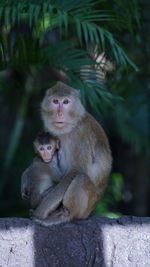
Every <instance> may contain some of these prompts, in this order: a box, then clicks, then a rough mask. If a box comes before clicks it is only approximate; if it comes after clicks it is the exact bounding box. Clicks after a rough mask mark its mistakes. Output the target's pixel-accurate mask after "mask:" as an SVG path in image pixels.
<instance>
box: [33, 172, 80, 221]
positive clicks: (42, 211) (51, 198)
mask: <svg viewBox="0 0 150 267" xmlns="http://www.w3.org/2000/svg"><path fill="white" fill-rule="evenodd" d="M74 176H75V172H74V171H73V172H71V173H70V174H69V175H68V176H67V177H64V178H62V180H61V181H60V182H59V184H57V185H56V186H55V187H54V188H53V189H52V190H51V191H50V192H48V193H47V195H46V196H44V197H43V199H42V201H41V203H40V204H39V206H38V207H37V208H36V209H35V210H34V212H33V217H36V218H39V219H45V218H46V217H47V216H48V215H49V213H51V212H52V211H54V210H55V209H56V208H57V207H58V206H59V205H60V204H61V202H62V200H63V196H64V194H65V192H66V190H67V188H68V186H69V185H70V183H71V182H72V180H73V178H74Z"/></svg>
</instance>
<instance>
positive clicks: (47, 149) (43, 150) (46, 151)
mask: <svg viewBox="0 0 150 267" xmlns="http://www.w3.org/2000/svg"><path fill="white" fill-rule="evenodd" d="M36 149H37V153H38V154H39V156H40V157H41V158H42V160H43V161H44V162H50V161H51V160H52V157H53V155H54V152H55V149H56V147H55V144H54V143H53V142H52V143H50V144H39V145H38V147H37V148H36Z"/></svg>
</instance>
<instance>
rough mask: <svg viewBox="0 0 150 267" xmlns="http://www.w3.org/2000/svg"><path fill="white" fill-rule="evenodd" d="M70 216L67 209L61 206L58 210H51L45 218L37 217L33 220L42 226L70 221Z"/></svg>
mask: <svg viewBox="0 0 150 267" xmlns="http://www.w3.org/2000/svg"><path fill="white" fill-rule="evenodd" d="M71 217H72V216H70V213H69V211H68V210H67V209H65V208H62V210H61V211H59V212H57V211H56V212H53V213H51V215H49V216H48V217H47V218H46V219H43V220H40V219H38V218H33V219H34V221H35V222H37V223H39V224H41V225H44V226H50V225H56V224H60V223H65V222H69V221H71V219H72V218H71Z"/></svg>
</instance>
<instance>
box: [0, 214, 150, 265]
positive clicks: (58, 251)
mask: <svg viewBox="0 0 150 267" xmlns="http://www.w3.org/2000/svg"><path fill="white" fill-rule="evenodd" d="M6 266H8V267H84V266H88V267H112V266H113V267H114V266H115V267H128V266H131V267H148V266H150V218H140V217H139V218H138V217H127V216H126V217H122V218H121V219H118V220H116V219H108V218H103V217H90V218H89V219H87V220H82V221H81V220H80V221H75V222H73V223H66V224H61V225H57V226H51V227H43V226H40V225H38V224H36V223H34V222H33V221H31V220H30V219H24V218H2V219H0V267H6Z"/></svg>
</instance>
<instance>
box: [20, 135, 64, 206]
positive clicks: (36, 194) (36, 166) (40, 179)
mask: <svg viewBox="0 0 150 267" xmlns="http://www.w3.org/2000/svg"><path fill="white" fill-rule="evenodd" d="M33 145H34V150H35V153H36V154H37V157H36V158H35V159H34V160H33V162H32V164H31V165H30V166H29V167H28V168H27V169H26V170H25V172H24V173H23V175H22V183H21V193H22V198H23V199H30V202H31V208H32V209H34V208H35V207H37V205H38V203H39V202H40V200H41V198H42V196H43V195H44V194H45V193H46V191H47V189H49V188H52V187H53V186H54V184H55V183H56V182H58V179H59V177H60V171H59V167H58V159H57V152H56V151H57V150H58V149H59V140H58V138H56V137H55V136H53V135H52V134H50V133H48V132H42V133H40V134H39V135H38V136H37V137H36V139H35V140H34V142H33Z"/></svg>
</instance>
